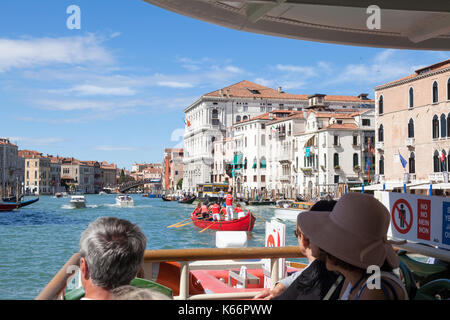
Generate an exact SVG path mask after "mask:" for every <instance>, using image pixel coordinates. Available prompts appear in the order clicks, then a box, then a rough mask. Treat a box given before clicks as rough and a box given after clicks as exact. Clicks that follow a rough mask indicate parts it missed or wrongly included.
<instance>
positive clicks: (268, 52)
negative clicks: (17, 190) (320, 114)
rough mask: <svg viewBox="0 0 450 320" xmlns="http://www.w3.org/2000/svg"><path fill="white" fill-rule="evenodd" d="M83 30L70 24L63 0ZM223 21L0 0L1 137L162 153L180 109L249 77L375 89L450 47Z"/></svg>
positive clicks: (125, 155) (121, 6) (80, 0)
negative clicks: (349, 39)
mask: <svg viewBox="0 0 450 320" xmlns="http://www.w3.org/2000/svg"><path fill="white" fill-rule="evenodd" d="M72 4H75V5H78V6H79V7H80V9H81V29H80V30H69V29H68V28H67V27H66V20H67V18H68V17H69V14H67V13H66V9H67V7H68V6H69V5H72ZM449 56H450V55H449V54H448V53H445V52H432V51H409V50H388V49H378V48H364V47H355V46H343V45H331V44H322V43H316V42H307V41H299V40H292V39H283V38H276V37H271V36H264V35H259V34H251V33H247V32H242V31H236V30H231V29H226V28H223V27H220V26H216V25H212V24H209V23H205V22H202V21H197V20H194V19H191V18H187V17H184V16H180V15H178V14H175V13H172V12H168V11H165V10H162V9H160V8H158V7H155V6H152V5H149V4H147V3H145V2H143V1H140V0H126V1H125V0H121V1H119V0H116V1H106V0H71V1H64V0H45V1H31V0H27V1H23V0H14V1H13V0H3V1H1V4H0V97H1V101H0V111H1V115H0V119H1V121H0V137H9V138H11V139H12V140H13V141H15V142H17V143H18V145H19V148H20V149H33V150H37V151H39V152H43V153H44V154H47V153H49V154H53V155H60V156H67V157H70V156H73V157H76V158H78V159H81V160H98V161H103V160H106V161H108V162H114V163H116V164H118V165H119V166H120V167H127V168H131V165H132V164H133V163H134V162H161V161H162V157H163V151H164V148H166V147H175V146H179V144H180V132H182V131H183V129H184V113H183V109H184V108H185V107H186V106H188V105H189V104H190V103H192V102H193V101H195V100H196V99H197V98H198V97H199V96H201V95H202V94H205V93H208V92H210V91H213V90H216V89H219V88H221V87H225V86H227V85H230V84H233V83H236V82H239V81H241V80H244V79H245V80H250V81H254V82H257V83H259V84H262V85H267V86H270V87H272V88H276V87H278V86H282V87H283V89H284V90H285V91H287V92H291V93H299V94H312V93H324V94H342V95H358V94H359V93H363V92H364V93H369V97H373V95H374V93H373V88H374V87H375V86H376V85H379V84H382V83H385V82H389V81H392V80H395V79H397V78H400V77H403V76H406V75H408V74H410V73H412V72H413V71H414V70H415V69H417V68H419V67H422V66H426V65H429V64H433V63H436V62H438V61H442V60H444V59H447V58H449Z"/></svg>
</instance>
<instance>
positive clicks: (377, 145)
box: [375, 142, 384, 150]
mask: <svg viewBox="0 0 450 320" xmlns="http://www.w3.org/2000/svg"><path fill="white" fill-rule="evenodd" d="M375 148H377V150H384V142H377V143H376V144H375Z"/></svg>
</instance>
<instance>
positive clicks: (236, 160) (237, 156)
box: [231, 154, 242, 166]
mask: <svg viewBox="0 0 450 320" xmlns="http://www.w3.org/2000/svg"><path fill="white" fill-rule="evenodd" d="M241 164H242V154H235V155H234V158H233V162H232V163H231V165H232V166H237V165H241Z"/></svg>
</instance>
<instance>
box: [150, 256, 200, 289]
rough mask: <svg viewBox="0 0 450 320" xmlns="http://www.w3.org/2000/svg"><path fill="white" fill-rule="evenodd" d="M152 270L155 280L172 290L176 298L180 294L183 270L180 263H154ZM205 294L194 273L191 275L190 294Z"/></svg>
mask: <svg viewBox="0 0 450 320" xmlns="http://www.w3.org/2000/svg"><path fill="white" fill-rule="evenodd" d="M152 269H153V279H156V280H154V281H156V282H157V283H159V284H162V285H163V286H166V287H168V288H170V289H172V291H173V295H174V296H178V295H179V294H180V275H181V268H180V264H179V263H178V262H159V263H153V266H152ZM155 275H156V277H155ZM203 293H205V290H204V289H203V287H202V285H201V284H200V282H199V281H198V279H197V278H196V277H195V276H194V275H193V274H192V273H189V294H190V295H195V294H203Z"/></svg>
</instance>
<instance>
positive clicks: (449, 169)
mask: <svg viewBox="0 0 450 320" xmlns="http://www.w3.org/2000/svg"><path fill="white" fill-rule="evenodd" d="M447 171H448V172H450V150H449V152H448V153H447Z"/></svg>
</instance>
